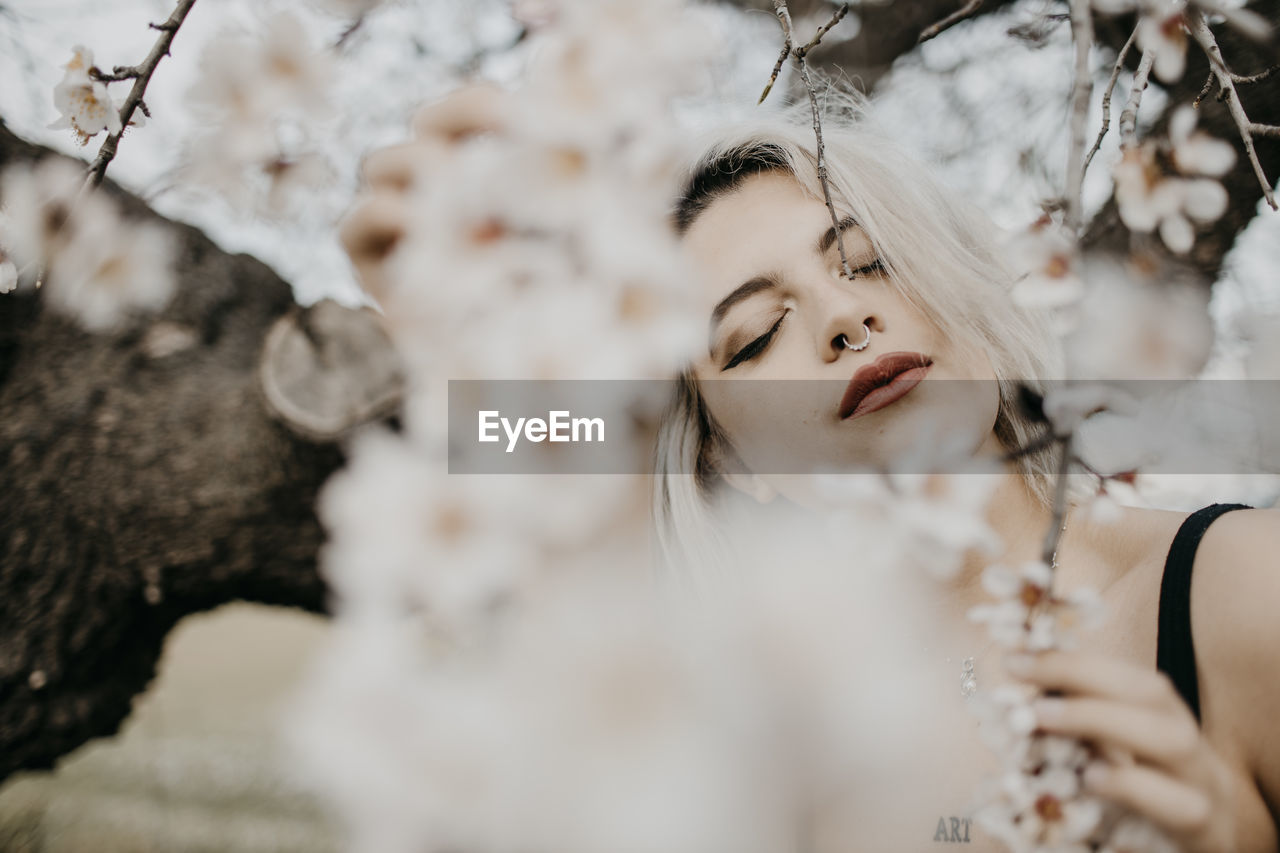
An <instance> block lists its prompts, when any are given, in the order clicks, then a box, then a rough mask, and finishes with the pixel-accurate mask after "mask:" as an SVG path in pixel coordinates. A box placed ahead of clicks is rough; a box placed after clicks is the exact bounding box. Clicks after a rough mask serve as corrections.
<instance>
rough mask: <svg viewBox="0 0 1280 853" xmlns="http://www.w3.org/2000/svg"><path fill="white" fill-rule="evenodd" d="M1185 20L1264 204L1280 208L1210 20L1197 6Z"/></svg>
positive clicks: (1187, 13)
mask: <svg viewBox="0 0 1280 853" xmlns="http://www.w3.org/2000/svg"><path fill="white" fill-rule="evenodd" d="M1186 19H1187V25H1188V27H1189V28H1190V30H1191V37H1192V38H1194V39H1195V40H1196V42H1197V43H1198V44H1199V45H1200V47H1201V48H1202V49H1203V50H1204V52H1205V55H1206V56H1207V57H1208V58H1209V68H1210V69H1211V73H1212V74H1213V75H1214V76H1215V77H1216V78H1217V80H1218V86H1219V87H1220V88H1221V90H1222V91H1223V93H1225V94H1226V104H1227V109H1228V110H1229V111H1230V113H1231V119H1232V121H1234V122H1235V125H1236V130H1238V131H1239V132H1240V138H1241V139H1242V140H1243V141H1244V150H1245V154H1246V155H1247V156H1248V158H1249V163H1250V165H1252V166H1253V173H1254V175H1255V176H1257V178H1258V183H1259V184H1261V185H1262V195H1263V197H1264V198H1266V200H1267V204H1269V205H1271V209H1272V210H1280V207H1277V206H1276V197H1275V194H1274V193H1273V192H1272V190H1271V181H1270V180H1268V179H1267V175H1266V172H1264V171H1263V170H1262V164H1261V163H1260V162H1258V152H1257V150H1255V148H1254V146H1253V132H1252V127H1253V123H1252V122H1250V121H1249V116H1248V115H1246V114H1245V111H1244V106H1243V105H1242V104H1241V103H1240V94H1239V93H1238V92H1236V85H1235V80H1234V79H1233V75H1232V74H1231V71H1230V70H1229V69H1228V68H1227V64H1226V61H1225V60H1223V58H1222V50H1221V49H1220V48H1219V47H1218V40H1217V39H1216V38H1214V35H1213V31H1212V30H1210V29H1209V23H1208V22H1207V21H1206V20H1205V19H1204V14H1203V13H1202V12H1200V11H1199V10H1198V9H1190V8H1189V9H1187V12H1186Z"/></svg>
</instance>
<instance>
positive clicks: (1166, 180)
mask: <svg viewBox="0 0 1280 853" xmlns="http://www.w3.org/2000/svg"><path fill="white" fill-rule="evenodd" d="M1195 124H1196V114H1195V110H1194V109H1193V108H1191V107H1189V106H1185V105H1184V106H1182V107H1179V108H1178V110H1177V111H1176V112H1175V113H1174V114H1173V116H1172V117H1171V118H1170V120H1169V144H1168V146H1165V147H1161V146H1160V145H1159V144H1158V143H1157V142H1156V141H1155V140H1147V141H1145V142H1143V143H1142V144H1141V145H1131V146H1129V147H1127V148H1125V149H1124V151H1123V154H1122V156H1121V160H1120V163H1119V164H1118V165H1117V166H1116V167H1115V171H1114V176H1115V181H1116V192H1115V195H1116V204H1117V205H1118V207H1119V211H1120V219H1121V220H1122V221H1123V222H1124V224H1125V225H1126V226H1128V227H1129V228H1130V229H1132V230H1134V231H1141V232H1150V231H1153V230H1155V229H1156V228H1157V227H1158V228H1159V229H1160V238H1161V239H1162V240H1164V243H1165V245H1166V246H1168V247H1169V249H1170V250H1171V251H1174V252H1178V253H1186V252H1189V251H1191V247H1192V245H1193V244H1194V242H1195V231H1194V229H1193V228H1192V222H1196V223H1201V224H1205V223H1209V222H1213V221H1214V220H1216V219H1218V218H1219V217H1221V216H1222V214H1223V213H1225V212H1226V210H1227V191H1226V190H1225V189H1223V187H1222V184H1220V183H1218V181H1216V180H1214V178H1217V177H1220V176H1222V175H1224V174H1226V173H1227V172H1228V171H1230V170H1231V167H1232V166H1233V165H1234V164H1235V159H1236V154H1235V150H1234V149H1232V147H1231V146H1230V145H1228V144H1227V143H1226V142H1223V141H1222V140H1220V139H1214V138H1213V137H1211V136H1209V135H1208V134H1207V133H1204V132H1203V131H1197V130H1195ZM1166 162H1167V163H1169V164H1170V165H1171V166H1172V168H1173V170H1175V171H1170V170H1168V169H1166V168H1165V166H1164V165H1163V164H1164V163H1166Z"/></svg>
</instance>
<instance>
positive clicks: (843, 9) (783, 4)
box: [757, 0, 853, 278]
mask: <svg viewBox="0 0 1280 853" xmlns="http://www.w3.org/2000/svg"><path fill="white" fill-rule="evenodd" d="M773 9H774V12H775V13H777V15H778V22H779V23H780V24H781V25H782V38H783V49H782V53H781V54H780V55H779V56H778V61H777V63H775V64H774V67H773V74H772V75H771V76H770V77H769V83H768V85H766V86H765V88H764V93H763V94H762V95H761V96H760V101H759V102H757V105H758V104H759V103H763V102H764V99H765V98H766V97H767V96H768V95H769V92H770V90H772V89H773V84H774V82H775V81H776V80H777V79H778V74H779V72H781V70H782V63H783V62H785V61H786V59H787V57H788V56H792V57H794V59H795V61H796V65H797V66H798V67H799V69H800V79H801V80H803V81H804V86H805V89H806V90H807V91H808V93H809V108H810V110H811V111H812V113H813V133H814V136H815V137H816V139H817V145H818V182H819V183H820V184H822V197H823V200H824V201H826V204H827V212H828V213H830V214H831V227H832V228H833V229H834V230H835V235H836V246H837V247H838V248H839V250H840V269H841V272H842V273H843V274H844V277H845V278H853V269H852V268H851V267H850V266H849V258H848V256H847V255H846V254H845V251H844V235H843V233H841V229H840V216H839V215H838V214H837V213H836V206H835V204H834V203H833V202H832V200H831V183H830V181H829V180H828V177H827V153H826V146H825V144H824V143H823V141H822V110H821V109H820V107H819V105H818V89H817V87H816V86H815V85H814V83H813V77H812V76H811V75H810V74H809V63H808V62H807V61H806V59H805V57H806V55H807V54H808V53H809V51H810V50H812V49H813V48H815V47H817V46H818V44H819V42H821V41H822V37H823V36H825V35H826V34H827V33H828V32H830V30H831V28H832V27H834V26H835V25H836V24H838V23H840V20H841V19H842V18H844V16H845V15H846V14H847V13H848V11H849V4H848V3H845V4H842V5H841V6H840V8H839V9H837V10H836V13H835V14H834V15H832V17H831V20H830V21H828V22H827V23H826V24H824V25H823V26H821V27H819V28H818V31H817V33H816V34H815V35H814V37H813V38H812V39H810V40H809V43H808V44H806V45H804V46H803V47H798V48H793V47H792V44H793V43H794V39H793V37H792V24H791V10H790V9H789V8H787V0H773Z"/></svg>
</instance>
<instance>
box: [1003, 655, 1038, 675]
mask: <svg viewBox="0 0 1280 853" xmlns="http://www.w3.org/2000/svg"><path fill="white" fill-rule="evenodd" d="M1034 666H1035V659H1034V658H1033V657H1031V655H1028V654H1012V655H1007V656H1006V657H1005V659H1004V668H1005V669H1007V670H1009V672H1011V673H1013V674H1014V675H1030V674H1031V669H1032V667H1034Z"/></svg>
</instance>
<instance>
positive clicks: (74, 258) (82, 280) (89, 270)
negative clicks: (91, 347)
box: [42, 218, 174, 331]
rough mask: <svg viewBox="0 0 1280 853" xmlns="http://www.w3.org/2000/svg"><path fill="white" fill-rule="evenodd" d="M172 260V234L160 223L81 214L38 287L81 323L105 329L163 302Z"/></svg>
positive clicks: (169, 283)
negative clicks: (71, 236) (92, 217)
mask: <svg viewBox="0 0 1280 853" xmlns="http://www.w3.org/2000/svg"><path fill="white" fill-rule="evenodd" d="M172 261H173V243H172V238H171V237H170V235H169V233H168V232H167V231H166V230H165V229H164V228H162V227H161V226H159V225H154V224H151V223H139V224H134V223H126V222H122V221H121V220H120V219H118V218H112V219H94V220H85V221H82V222H81V223H80V224H79V225H78V226H77V227H76V230H75V236H74V238H73V239H71V240H69V241H67V243H66V245H65V246H64V247H63V248H62V249H61V250H60V251H59V252H58V253H57V255H56V256H55V257H54V258H53V259H52V260H51V262H50V265H49V271H48V278H47V283H46V285H45V287H44V288H43V289H42V293H43V294H44V298H45V299H46V300H48V303H49V305H50V306H51V307H53V308H54V309H56V310H58V311H60V312H62V313H63V314H66V315H68V316H71V317H74V318H76V320H78V321H79V322H80V324H81V325H82V326H84V327H85V328H86V329H89V330H90V331H106V330H108V329H111V328H114V327H116V326H119V325H121V324H122V323H124V322H125V321H126V320H127V319H128V318H129V317H130V315H132V314H134V313H151V312H155V311H159V310H160V309H162V308H164V306H165V305H166V304H168V302H169V298H170V296H171V295H172V294H173V289H174V278H173V272H172Z"/></svg>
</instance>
